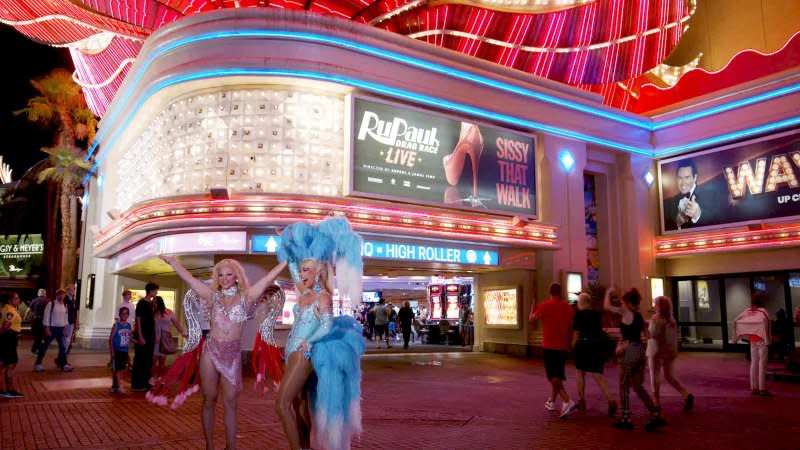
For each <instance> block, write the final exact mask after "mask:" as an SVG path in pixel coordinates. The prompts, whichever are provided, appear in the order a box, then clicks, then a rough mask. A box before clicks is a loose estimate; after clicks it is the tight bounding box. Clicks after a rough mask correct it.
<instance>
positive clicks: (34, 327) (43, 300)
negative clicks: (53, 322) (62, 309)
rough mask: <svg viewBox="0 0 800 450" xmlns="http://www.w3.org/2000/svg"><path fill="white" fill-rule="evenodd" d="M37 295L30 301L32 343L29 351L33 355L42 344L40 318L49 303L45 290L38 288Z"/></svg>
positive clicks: (42, 336)
mask: <svg viewBox="0 0 800 450" xmlns="http://www.w3.org/2000/svg"><path fill="white" fill-rule="evenodd" d="M36 295H37V297H36V298H35V299H33V301H31V305H30V311H31V334H33V344H32V345H31V353H33V354H34V355H36V354H38V353H39V347H41V346H42V342H43V341H44V324H43V323H42V318H43V317H44V308H45V307H46V306H47V304H48V303H50V299H49V298H47V291H46V290H44V289H39V292H37V294H36Z"/></svg>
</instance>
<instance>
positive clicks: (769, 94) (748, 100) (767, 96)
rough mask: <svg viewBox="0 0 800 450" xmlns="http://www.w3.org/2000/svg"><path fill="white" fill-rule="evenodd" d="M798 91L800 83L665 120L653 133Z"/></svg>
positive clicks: (656, 124)
mask: <svg viewBox="0 0 800 450" xmlns="http://www.w3.org/2000/svg"><path fill="white" fill-rule="evenodd" d="M798 91H800V83H798V84H793V85H790V86H784V87H782V88H780V89H776V90H774V91H769V92H764V93H761V94H758V95H754V96H752V97H747V98H743V99H741V100H736V101H734V102H730V103H725V104H723V105H719V106H715V107H713V108H709V109H705V110H703V111H698V112H696V113H692V114H687V115H685V116H681V117H676V118H674V119H671V120H665V121H663V122H656V123H654V124H653V126H652V129H653V131H656V130H660V129H662V128H667V127H671V126H674V125H678V124H681V123H684V122H689V121H692V120H696V119H700V118H703V117H708V116H712V115H714V114H718V113H721V112H725V111H730V110H732V109H736V108H739V107H742V106H747V105H752V104H754V103H758V102H763V101H765V100H770V99H773V98H777V97H781V96H783V95H788V94H793V93H795V92H798Z"/></svg>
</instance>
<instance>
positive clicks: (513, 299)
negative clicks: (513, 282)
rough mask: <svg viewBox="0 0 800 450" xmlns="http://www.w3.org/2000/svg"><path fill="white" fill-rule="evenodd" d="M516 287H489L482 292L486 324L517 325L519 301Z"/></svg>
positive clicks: (515, 326)
mask: <svg viewBox="0 0 800 450" xmlns="http://www.w3.org/2000/svg"><path fill="white" fill-rule="evenodd" d="M517 294H518V292H517V289H516V288H510V289H489V290H486V291H484V293H483V310H484V314H485V317H486V325H490V326H501V327H503V326H505V327H513V328H517V327H519V321H518V320H519V307H518V305H519V301H518V295H517Z"/></svg>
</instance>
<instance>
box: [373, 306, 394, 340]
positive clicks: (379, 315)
mask: <svg viewBox="0 0 800 450" xmlns="http://www.w3.org/2000/svg"><path fill="white" fill-rule="evenodd" d="M385 302H386V300H384V299H382V298H381V299H380V300H379V301H378V304H377V305H375V307H374V308H372V309H373V312H374V313H375V348H378V349H379V348H381V338H382V337H383V338H384V339H386V348H387V349H388V348H392V344H391V342H390V341H389V308H388V307H386V305H385Z"/></svg>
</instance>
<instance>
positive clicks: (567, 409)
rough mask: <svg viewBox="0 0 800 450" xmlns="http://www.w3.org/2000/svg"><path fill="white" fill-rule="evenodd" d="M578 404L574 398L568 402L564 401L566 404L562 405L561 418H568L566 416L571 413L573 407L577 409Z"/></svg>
mask: <svg viewBox="0 0 800 450" xmlns="http://www.w3.org/2000/svg"><path fill="white" fill-rule="evenodd" d="M576 405H577V403H575V401H574V400H570V401H568V402H567V403H564V405H563V406H561V414H560V415H559V416H558V417H560V418H562V419H564V418H566V417H567V415H569V413H570V412H571V411H572V410H573V409H575V406H576Z"/></svg>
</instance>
